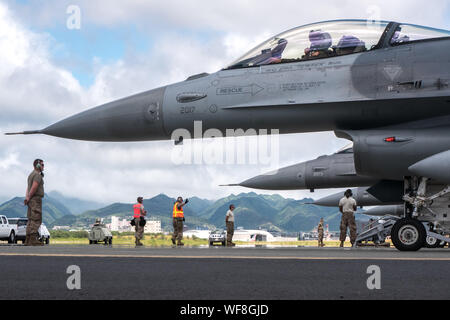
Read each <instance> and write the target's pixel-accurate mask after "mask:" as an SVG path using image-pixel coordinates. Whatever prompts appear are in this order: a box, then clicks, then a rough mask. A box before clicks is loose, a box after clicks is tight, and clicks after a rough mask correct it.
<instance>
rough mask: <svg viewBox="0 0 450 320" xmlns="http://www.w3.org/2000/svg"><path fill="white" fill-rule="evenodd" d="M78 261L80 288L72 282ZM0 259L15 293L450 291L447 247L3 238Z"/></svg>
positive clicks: (345, 294)
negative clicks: (158, 244)
mask: <svg viewBox="0 0 450 320" xmlns="http://www.w3.org/2000/svg"><path fill="white" fill-rule="evenodd" d="M72 265H75V266H78V267H79V268H80V286H81V289H79V290H78V289H75V290H70V289H69V288H68V286H67V283H68V281H69V280H68V279H69V278H70V277H71V275H72V274H71V273H68V272H67V268H68V267H69V266H72ZM0 266H1V272H0V299H14V300H21V299H50V300H53V299H68V300H79V299H125V300H126V299H131V300H135V299H136V298H137V299H151V300H168V299H175V300H180V299H181V300H185V299H188V300H211V299H212V300H216V299H219V300H229V299H233V300H280V299H282V300H305V299H306V300H309V299H331V300H342V299H397V300H414V299H449V298H450V291H449V290H448V283H450V272H449V270H450V249H448V248H445V249H422V250H420V251H418V252H399V251H397V250H396V249H394V248H356V249H353V248H343V249H342V248H317V247H234V248H224V247H207V246H205V247H182V248H171V247H163V248H154V247H140V248H134V247H131V246H118V245H113V246H104V245H92V246H88V245H85V246H83V245H50V246H45V247H25V246H22V245H10V246H9V245H3V246H0ZM373 266H376V267H377V268H379V270H380V277H379V282H377V283H378V284H379V289H378V288H373V286H370V284H369V286H368V283H372V284H373V283H374V282H373V274H372V272H373V271H372V270H373V269H372V268H373Z"/></svg>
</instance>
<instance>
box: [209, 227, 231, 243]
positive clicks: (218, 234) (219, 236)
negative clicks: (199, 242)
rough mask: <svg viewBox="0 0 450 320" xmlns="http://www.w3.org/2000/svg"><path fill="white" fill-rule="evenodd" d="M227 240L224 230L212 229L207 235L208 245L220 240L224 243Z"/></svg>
mask: <svg viewBox="0 0 450 320" xmlns="http://www.w3.org/2000/svg"><path fill="white" fill-rule="evenodd" d="M226 240H227V234H226V232H225V231H224V230H214V231H213V232H211V233H210V235H209V245H210V246H212V245H214V243H217V242H220V243H222V245H223V246H224V245H225V242H226Z"/></svg>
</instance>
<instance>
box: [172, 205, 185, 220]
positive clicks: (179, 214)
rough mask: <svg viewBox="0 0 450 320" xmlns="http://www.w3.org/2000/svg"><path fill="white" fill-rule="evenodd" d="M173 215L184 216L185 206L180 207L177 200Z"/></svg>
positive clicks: (176, 216) (175, 216)
mask: <svg viewBox="0 0 450 320" xmlns="http://www.w3.org/2000/svg"><path fill="white" fill-rule="evenodd" d="M173 217H174V218H184V213H183V207H181V209H178V202H175V204H174V206H173Z"/></svg>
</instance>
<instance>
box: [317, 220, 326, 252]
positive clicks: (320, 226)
mask: <svg viewBox="0 0 450 320" xmlns="http://www.w3.org/2000/svg"><path fill="white" fill-rule="evenodd" d="M317 232H318V234H319V238H318V239H319V247H324V246H325V245H324V244H323V218H320V222H319V225H318V226H317Z"/></svg>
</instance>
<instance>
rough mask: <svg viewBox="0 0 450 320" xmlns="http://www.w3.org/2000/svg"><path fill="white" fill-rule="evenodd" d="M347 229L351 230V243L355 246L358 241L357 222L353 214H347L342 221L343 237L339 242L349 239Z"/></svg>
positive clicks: (344, 214) (343, 215)
mask: <svg viewBox="0 0 450 320" xmlns="http://www.w3.org/2000/svg"><path fill="white" fill-rule="evenodd" d="M347 228H350V242H351V243H352V244H353V243H354V242H355V240H356V222H355V216H354V214H353V212H345V213H343V214H342V219H341V236H340V237H339V240H341V241H345V238H346V237H347Z"/></svg>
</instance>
